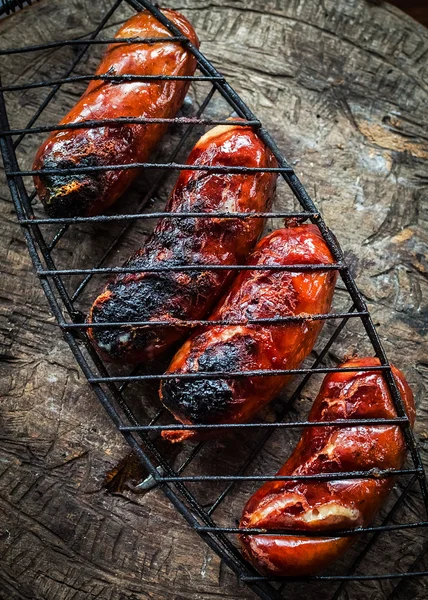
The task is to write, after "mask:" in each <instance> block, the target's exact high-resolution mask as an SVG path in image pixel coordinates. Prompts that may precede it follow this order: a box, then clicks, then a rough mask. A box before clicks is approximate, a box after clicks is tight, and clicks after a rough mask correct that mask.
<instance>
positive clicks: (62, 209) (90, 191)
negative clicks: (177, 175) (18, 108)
mask: <svg viewBox="0 0 428 600" xmlns="http://www.w3.org/2000/svg"><path fill="white" fill-rule="evenodd" d="M162 12H163V13H164V15H165V16H166V17H168V18H169V19H170V20H171V21H172V22H173V23H174V24H175V25H176V26H177V27H178V28H179V29H180V30H181V31H182V33H183V34H184V35H185V36H187V37H188V38H189V39H190V40H191V41H192V43H193V44H195V45H198V38H197V36H196V33H195V32H194V30H193V28H192V26H191V25H190V23H189V22H188V21H187V19H185V18H184V17H183V16H182V15H180V14H179V13H177V12H175V11H172V10H164V11H162ZM133 37H136V38H157V37H163V38H165V37H171V33H170V32H169V31H168V29H167V28H166V27H165V26H163V25H161V23H159V21H157V19H155V17H153V16H152V15H151V14H150V13H149V12H147V11H143V12H140V13H137V14H136V15H135V16H133V17H132V18H131V19H129V20H128V21H127V22H126V23H125V24H124V25H123V26H122V27H121V28H120V29H119V31H118V33H117V34H116V38H118V39H120V38H133ZM195 69H196V60H195V58H194V56H193V55H192V54H191V53H190V51H189V50H188V49H187V48H186V47H185V46H184V45H183V44H182V43H181V42H174V41H172V42H159V43H155V44H144V43H141V44H140V43H133V44H127V43H123V44H111V45H109V46H108V48H107V51H106V53H105V55H104V57H103V58H102V60H101V63H100V65H99V67H98V69H97V71H96V75H105V74H107V75H109V76H113V75H117V76H121V75H143V76H145V75H175V76H182V75H193V73H194V72H195ZM188 87H189V81H185V80H168V81H165V80H163V81H162V80H151V81H150V80H146V81H116V82H115V81H112V80H105V81H102V80H101V81H100V80H93V81H91V83H90V84H89V85H88V87H87V89H86V91H85V92H84V94H83V96H82V97H81V98H80V100H79V101H78V102H77V104H76V105H75V106H74V107H73V108H72V109H71V111H70V112H69V113H68V114H67V115H66V116H65V117H64V119H63V120H62V121H61V123H60V125H66V124H69V123H84V122H85V121H92V120H102V119H114V118H118V117H138V118H141V117H147V118H153V117H157V118H159V117H165V118H170V117H174V116H175V115H176V113H177V111H178V109H179V108H180V106H181V104H182V102H183V100H184V97H185V95H186V92H187V90H188ZM166 128H167V125H165V124H164V123H152V124H126V125H125V124H122V125H113V124H107V125H106V126H102V127H97V128H95V127H92V128H91V127H89V128H82V129H65V130H60V131H56V132H52V134H51V135H50V136H49V137H48V139H47V140H46V141H45V142H44V143H43V144H42V146H41V147H40V148H39V150H38V152H37V155H36V158H35V161H34V164H33V169H34V170H39V169H41V170H43V169H44V170H55V169H62V170H64V169H70V168H77V167H85V168H86V167H103V166H106V165H123V164H129V163H139V162H145V161H147V159H148V158H149V156H150V154H151V153H152V151H153V150H154V148H155V146H156V144H157V143H158V142H159V140H160V139H161V137H162V136H163V134H164V133H165V131H166ZM137 174H138V169H118V170H111V171H108V170H101V171H94V172H89V173H88V172H86V173H82V174H65V175H64V174H55V173H54V174H46V175H45V174H40V175H38V176H36V177H35V178H34V183H35V186H36V190H37V193H38V196H39V198H40V200H41V201H42V203H43V205H44V207H45V210H46V212H47V213H48V214H49V215H50V216H51V217H74V216H91V215H96V214H98V213H100V212H102V211H104V210H105V209H106V208H107V207H108V206H110V205H111V204H113V203H114V202H115V201H116V200H117V198H118V197H119V196H121V195H122V194H123V192H124V191H125V190H126V188H127V187H128V186H129V184H130V183H131V182H132V181H133V180H134V178H135V177H136V176H137Z"/></svg>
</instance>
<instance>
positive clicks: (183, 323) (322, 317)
mask: <svg viewBox="0 0 428 600" xmlns="http://www.w3.org/2000/svg"><path fill="white" fill-rule="evenodd" d="M365 314H367V313H365V312H361V313H360V312H354V313H327V314H313V315H312V314H311V315H309V314H305V315H290V316H288V317H272V318H271V319H268V318H265V319H245V320H242V319H241V320H225V319H223V320H218V321H216V320H209V319H204V320H203V319H201V320H184V319H183V320H180V321H179V324H180V327H205V326H210V327H214V326H218V325H224V326H229V327H230V326H242V325H244V326H247V325H281V324H283V323H304V322H305V321H329V320H334V319H342V318H343V317H349V318H355V317H362V316H364V315H365ZM177 324H178V323H177V322H176V321H116V322H115V321H111V322H105V323H63V324H61V328H62V329H93V328H95V329H106V328H108V329H110V328H115V327H125V326H128V327H130V326H133V327H136V326H139V327H146V326H151V327H177Z"/></svg>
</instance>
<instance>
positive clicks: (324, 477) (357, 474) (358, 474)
mask: <svg viewBox="0 0 428 600" xmlns="http://www.w3.org/2000/svg"><path fill="white" fill-rule="evenodd" d="M415 473H419V470H418V469H384V470H381V469H371V470H370V471H342V472H340V473H319V474H316V475H186V476H184V477H178V476H177V477H175V476H174V477H162V481H165V482H172V481H177V480H178V479H179V480H180V481H187V482H192V483H195V482H200V483H203V482H204V481H263V482H264V481H292V482H293V483H295V482H296V481H297V482H298V481H340V480H344V479H383V478H384V477H396V476H397V475H414V474H415ZM233 531H234V530H233ZM233 531H232V533H233ZM263 531H265V530H264V529H261V530H260V531H258V532H259V533H261V532H263Z"/></svg>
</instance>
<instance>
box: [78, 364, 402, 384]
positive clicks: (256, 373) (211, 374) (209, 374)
mask: <svg viewBox="0 0 428 600" xmlns="http://www.w3.org/2000/svg"><path fill="white" fill-rule="evenodd" d="M390 368H391V367H390V366H389V365H379V366H374V367H364V371H388V370H389V369H390ZM357 371H361V367H360V368H358V367H340V368H338V367H319V368H316V369H311V368H307V369H272V370H269V369H254V370H252V371H199V372H198V373H159V374H150V375H115V376H114V377H91V378H90V379H89V380H88V381H89V383H95V384H98V383H107V382H110V381H157V380H165V381H166V380H168V379H202V378H203V379H223V378H233V377H275V376H276V375H303V374H306V373H355V372H357Z"/></svg>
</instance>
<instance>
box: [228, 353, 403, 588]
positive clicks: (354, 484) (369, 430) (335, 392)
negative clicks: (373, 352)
mask: <svg viewBox="0 0 428 600" xmlns="http://www.w3.org/2000/svg"><path fill="white" fill-rule="evenodd" d="M375 365H379V361H378V360H377V359H376V358H355V359H352V360H350V361H348V362H346V363H344V364H343V365H341V366H342V367H357V368H358V369H361V370H358V371H357V372H346V373H334V374H331V375H330V374H329V375H327V377H326V378H325V379H324V382H323V384H322V387H321V390H320V393H319V394H318V396H317V398H316V400H315V402H314V405H313V407H312V410H311V412H310V415H309V420H310V421H326V422H328V421H335V420H338V419H377V418H382V419H390V418H393V417H395V416H396V411H395V408H394V406H393V403H392V399H391V395H390V393H389V390H388V387H387V384H386V382H385V380H384V377H383V375H382V374H381V372H380V371H372V372H370V371H364V367H367V366H375ZM393 373H394V377H395V380H396V382H397V385H398V388H399V390H400V393H401V396H402V398H403V401H404V405H405V408H406V412H407V415H408V417H409V420H410V422H411V424H412V426H413V423H414V420H415V405H414V402H413V394H412V391H411V389H410V388H409V386H408V384H407V382H406V380H405V378H404V375H403V374H402V373H401V372H400V371H399V370H398V369H396V368H394V367H393ZM405 456H406V446H405V440H404V436H403V434H402V432H401V429H400V427H398V426H397V425H382V426H379V425H364V426H358V427H349V428H338V427H308V428H306V429H305V430H304V432H303V435H302V437H301V439H300V441H299V443H298V445H297V446H296V449H295V450H294V452H293V454H292V455H291V456H290V458H289V459H288V460H287V462H286V463H285V465H284V466H283V467H282V469H281V470H280V471H279V472H278V475H316V474H320V473H340V472H349V471H366V470H370V469H376V468H377V469H381V470H383V469H400V468H401V467H402V466H403V463H404V459H405ZM393 485H394V478H393V477H388V478H383V479H348V480H343V479H342V480H335V481H329V482H327V481H318V482H315V481H310V482H300V483H299V482H293V481H290V482H281V481H274V482H268V483H266V484H265V485H263V486H262V487H261V488H260V489H259V490H258V491H257V492H256V493H255V494H254V496H253V497H252V498H251V499H250V500H249V502H248V503H247V505H246V506H245V509H244V512H243V516H242V521H241V527H253V528H265V529H273V528H275V529H302V530H307V531H310V530H320V531H325V532H326V537H322V538H321V537H312V538H311V537H303V536H292V535H284V536H280V535H243V536H241V537H240V541H241V545H242V548H243V551H244V554H245V556H246V557H247V558H248V559H249V560H250V561H251V562H252V563H253V565H254V566H255V567H257V569H258V570H259V571H260V572H262V573H264V574H269V575H290V576H301V575H302V576H305V575H312V574H314V573H317V572H318V571H319V570H321V569H324V568H325V567H326V566H327V565H329V564H330V563H331V562H332V561H334V560H335V559H337V558H339V557H340V556H342V554H343V552H344V551H345V550H346V549H347V548H348V547H349V546H350V545H351V544H352V542H353V541H354V540H355V539H356V536H348V537H327V536H328V532H329V531H331V530H338V529H353V528H355V527H361V526H363V527H365V526H367V525H369V524H370V523H371V521H372V520H373V518H374V516H375V514H376V512H377V511H378V510H379V508H380V507H381V506H382V503H383V502H384V501H385V499H386V497H387V495H388V493H389V491H390V490H391V488H392V486H393Z"/></svg>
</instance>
